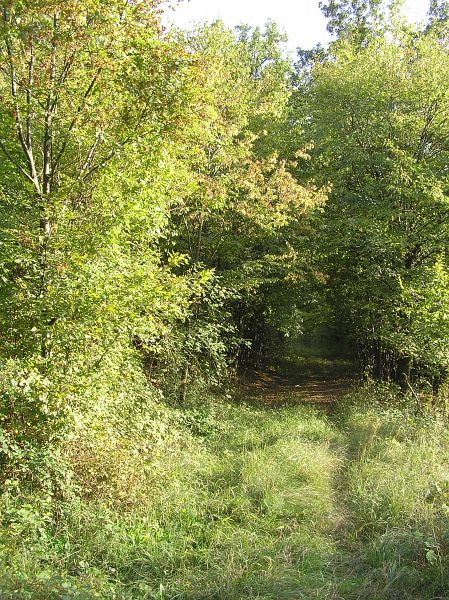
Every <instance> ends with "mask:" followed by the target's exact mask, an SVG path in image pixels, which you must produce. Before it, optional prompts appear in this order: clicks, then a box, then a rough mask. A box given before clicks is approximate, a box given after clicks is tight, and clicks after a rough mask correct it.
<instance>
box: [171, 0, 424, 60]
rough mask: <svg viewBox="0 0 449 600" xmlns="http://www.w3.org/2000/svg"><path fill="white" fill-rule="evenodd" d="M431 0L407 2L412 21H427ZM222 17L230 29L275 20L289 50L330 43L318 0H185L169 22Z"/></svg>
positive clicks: (185, 24) (185, 23)
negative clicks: (287, 42) (285, 38)
mask: <svg viewBox="0 0 449 600" xmlns="http://www.w3.org/2000/svg"><path fill="white" fill-rule="evenodd" d="M428 4H429V0H406V2H405V9H406V13H407V15H408V16H409V17H410V19H412V20H414V21H420V20H422V19H424V18H425V16H426V13H427V7H428ZM217 18H220V19H222V21H223V22H224V23H225V24H226V25H228V26H229V27H234V26H235V25H238V24H239V23H245V24H249V25H253V26H254V25H263V24H264V23H265V22H266V21H267V20H268V19H273V20H274V21H276V22H277V23H278V25H280V26H281V28H283V29H284V31H285V32H286V33H287V35H288V38H289V44H288V48H289V49H290V50H292V51H294V50H295V48H297V47H301V48H313V46H315V45H316V44H317V43H318V42H321V43H323V44H325V43H326V42H327V41H328V40H329V36H328V33H327V32H326V21H325V19H324V17H323V15H322V14H321V11H320V9H319V8H318V0H189V1H188V0H184V1H183V2H182V3H181V4H180V5H179V6H177V7H176V8H175V10H174V11H173V12H171V11H170V12H169V13H168V15H167V17H166V21H167V23H169V24H174V25H176V26H178V27H185V28H189V26H191V25H192V24H193V23H194V22H198V21H204V20H206V21H213V20H214V19H217Z"/></svg>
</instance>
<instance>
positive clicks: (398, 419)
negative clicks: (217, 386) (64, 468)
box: [0, 359, 449, 600]
mask: <svg viewBox="0 0 449 600" xmlns="http://www.w3.org/2000/svg"><path fill="white" fill-rule="evenodd" d="M310 362H311V361H310V360H304V361H303V363H302V368H295V366H294V365H293V363H286V364H284V368H282V369H280V368H279V367H278V368H277V369H266V370H263V371H262V370H261V371H258V372H252V373H248V374H246V375H245V377H243V378H242V380H241V382H240V385H239V388H238V393H237V396H236V397H234V398H230V397H227V398H222V399H221V400H220V399H219V398H217V397H213V398H209V399H208V398H204V397H203V398H201V402H198V401H195V402H193V403H192V406H189V407H185V408H184V409H183V411H181V412H180V411H179V410H178V411H177V412H176V411H175V413H174V418H175V417H176V419H178V422H179V423H182V429H181V430H179V431H180V433H179V434H178V437H177V438H176V440H175V439H174V438H173V439H171V441H170V442H169V443H168V444H167V447H166V449H164V448H161V449H160V450H159V452H158V455H157V462H154V465H153V466H151V469H149V473H150V476H151V479H150V480H149V482H148V484H145V485H146V486H147V487H146V488H144V492H145V493H143V494H142V496H141V499H140V500H139V502H138V503H136V504H135V505H134V506H131V507H130V506H128V505H126V504H125V505H120V504H119V503H115V504H114V502H112V501H111V500H109V501H108V502H106V501H104V500H102V499H101V498H99V497H98V498H86V499H84V500H80V499H75V500H73V501H67V500H66V501H65V502H64V503H62V502H61V503H60V504H59V505H58V507H57V510H54V507H53V509H52V510H53V511H54V512H55V513H56V514H57V520H56V521H52V520H51V518H50V516H49V513H48V512H47V513H45V514H43V512H42V511H43V509H42V508H41V505H39V503H38V501H37V500H36V498H35V497H33V498H32V499H28V500H27V501H26V503H24V501H23V499H22V504H21V508H20V509H17V505H16V504H14V502H15V501H14V500H12V499H10V500H8V502H9V503H10V504H7V505H6V508H5V507H4V513H5V514H6V515H9V517H8V518H9V521H10V522H9V529H8V530H7V529H5V528H4V527H3V526H2V529H0V541H1V544H0V598H2V600H10V599H11V600H12V599H24V600H25V599H26V600H28V599H32V600H50V599H54V600H62V599H64V600H69V599H78V600H91V599H94V598H100V599H103V598H104V599H105V600H106V599H108V600H109V599H111V600H150V599H151V600H449V525H448V522H449V508H448V503H449V471H448V463H447V456H448V455H449V431H448V428H447V421H445V420H444V419H443V418H440V417H438V415H436V414H431V415H430V414H429V415H415V414H414V413H413V411H411V410H410V409H409V408H407V406H400V405H399V404H398V402H397V400H396V399H395V396H394V393H393V392H392V391H390V390H388V389H387V388H379V387H378V386H374V385H365V386H361V385H360V383H359V384H356V382H355V381H354V379H353V378H351V368H350V365H347V364H345V363H344V361H340V362H339V361H334V360H332V359H326V360H323V359H320V360H318V359H317V360H316V361H315V362H313V361H312V363H313V364H312V365H311V366H310ZM307 365H309V366H310V368H306V366H307ZM298 373H300V374H301V375H300V376H299V375H298ZM136 476H137V475H136ZM127 485H128V484H127ZM3 502H4V503H5V502H6V500H4V501H3ZM24 506H25V509H24V508H23V507H24ZM15 507H16V508H15ZM11 515H12V516H11ZM11 527H12V528H11Z"/></svg>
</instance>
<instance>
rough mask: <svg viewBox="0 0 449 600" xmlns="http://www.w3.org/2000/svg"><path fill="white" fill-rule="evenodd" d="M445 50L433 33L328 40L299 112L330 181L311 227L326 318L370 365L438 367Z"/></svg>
mask: <svg viewBox="0 0 449 600" xmlns="http://www.w3.org/2000/svg"><path fill="white" fill-rule="evenodd" d="M448 75H449V56H448V53H447V50H446V48H445V47H444V46H443V45H442V44H441V43H440V41H439V40H438V39H437V38H436V37H434V36H433V35H430V34H429V35H423V36H421V37H419V38H418V39H416V36H414V35H411V36H404V35H403V34H402V33H401V34H400V36H399V37H396V38H395V39H392V40H389V39H385V38H383V37H380V38H379V39H377V40H375V41H372V42H371V43H370V44H369V45H368V46H367V47H366V48H364V49H360V48H354V46H352V45H351V44H350V43H347V42H339V43H338V44H337V45H336V46H335V47H334V56H333V57H332V58H331V59H330V60H328V61H326V62H324V63H321V64H317V65H316V66H315V68H314V71H313V77H312V79H313V81H312V84H311V88H310V105H309V111H310V116H311V127H312V131H311V135H312V136H313V138H314V139H315V142H316V152H315V154H316V155H318V156H319V157H320V159H319V161H318V162H316V163H315V164H317V165H319V170H320V173H321V176H322V177H323V178H325V180H326V181H327V180H328V181H331V183H332V192H331V194H330V200H329V203H328V205H327V208H326V217H325V220H324V222H323V228H322V235H323V240H324V248H325V250H324V254H325V256H326V261H327V267H326V269H327V273H328V277H329V281H328V286H329V290H330V292H331V304H332V306H333V308H334V312H335V315H336V319H337V320H338V321H339V322H340V323H341V325H342V330H343V332H344V334H345V335H346V337H348V338H350V339H352V340H355V341H356V342H357V343H358V344H359V347H360V349H361V351H362V352H363V353H365V354H366V355H367V359H368V361H369V362H371V363H372V362H376V368H375V370H376V373H377V374H378V375H383V376H391V375H394V376H396V377H397V379H398V380H399V381H401V383H402V386H403V388H405V387H406V386H407V385H408V379H409V376H410V369H411V366H412V362H414V363H415V365H416V366H417V367H418V366H421V367H422V368H424V367H425V368H427V369H430V371H433V372H434V373H438V372H439V370H440V369H441V368H447V366H448V361H447V356H448V350H449V348H448V346H447V340H448V339H449V338H448V326H449V322H448V320H447V314H448V313H447V309H448V307H449V295H448V288H447V285H446V277H447V242H448V233H449V229H448V227H449V210H448V208H449V205H448V196H447V190H448V185H447V184H448V181H447V170H446V166H445V165H446V164H447V158H448V151H449V147H448V145H447V139H448V136H449V130H448V124H447V119H446V114H447V110H448V107H449V106H448V103H449V96H448V93H447V86H446V84H445V82H446V81H447V77H448Z"/></svg>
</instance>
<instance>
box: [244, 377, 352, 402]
mask: <svg viewBox="0 0 449 600" xmlns="http://www.w3.org/2000/svg"><path fill="white" fill-rule="evenodd" d="M353 386H354V379H351V378H349V377H345V376H338V375H336V376H320V375H319V374H315V375H309V376H308V377H306V378H293V377H285V376H282V375H279V374H277V373H275V372H271V371H254V372H251V373H249V374H246V375H245V377H244V378H243V379H242V381H241V382H240V387H241V391H242V393H243V394H244V395H245V396H246V397H247V398H250V399H251V400H253V401H258V402H261V403H262V404H264V405H266V406H269V407H271V408H276V407H281V406H286V405H290V404H303V403H305V404H315V405H325V406H326V407H327V408H329V407H330V406H333V405H334V403H335V402H337V401H338V400H339V399H340V398H342V397H343V396H344V395H345V394H347V393H348V392H349V391H350V390H351V388H352V387H353Z"/></svg>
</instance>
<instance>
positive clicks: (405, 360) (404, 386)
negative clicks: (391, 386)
mask: <svg viewBox="0 0 449 600" xmlns="http://www.w3.org/2000/svg"><path fill="white" fill-rule="evenodd" d="M412 364H413V360H412V357H411V356H401V357H400V358H399V360H398V369H397V382H398V383H399V386H400V388H401V392H402V393H403V394H405V393H406V392H407V391H408V390H409V387H410V374H411V371H412Z"/></svg>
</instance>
